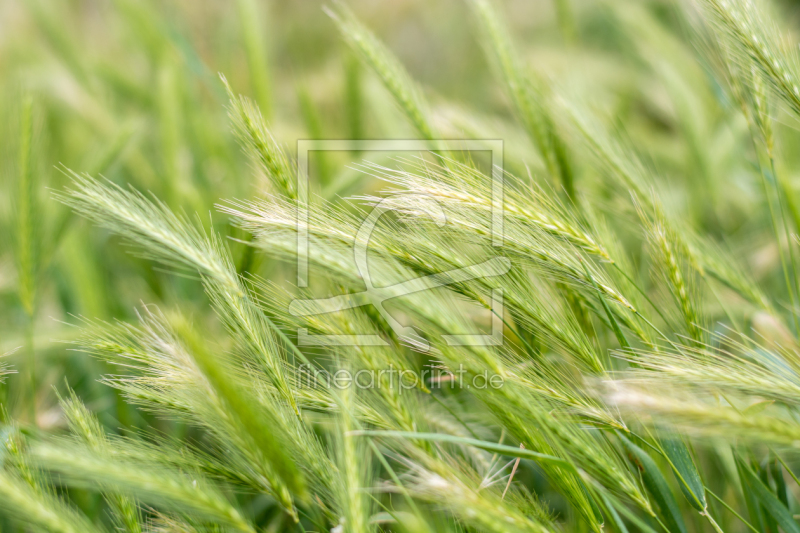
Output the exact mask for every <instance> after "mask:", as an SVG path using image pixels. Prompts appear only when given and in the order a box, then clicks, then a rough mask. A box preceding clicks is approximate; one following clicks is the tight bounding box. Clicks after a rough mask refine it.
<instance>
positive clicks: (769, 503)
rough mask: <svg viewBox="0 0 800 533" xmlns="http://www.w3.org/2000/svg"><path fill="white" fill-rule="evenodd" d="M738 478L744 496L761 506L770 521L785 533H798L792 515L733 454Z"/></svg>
mask: <svg viewBox="0 0 800 533" xmlns="http://www.w3.org/2000/svg"><path fill="white" fill-rule="evenodd" d="M734 457H735V459H736V466H737V467H738V470H739V476H740V477H741V478H742V490H743V491H745V496H747V494H748V493H749V494H750V495H752V497H753V498H755V500H756V501H757V502H758V503H759V504H761V508H762V509H763V511H764V513H766V514H767V515H768V516H769V517H770V518H771V519H773V520H774V521H775V522H776V523H777V524H778V525H779V526H780V527H781V529H783V531H784V532H785V533H800V526H798V525H797V522H795V520H794V518H793V517H792V513H791V512H789V509H787V508H786V506H785V505H783V503H781V501H780V500H779V499H778V498H777V496H775V494H773V493H772V491H771V490H770V489H769V487H767V486H766V485H764V482H763V481H761V479H760V478H759V477H758V475H756V473H755V472H753V470H752V469H751V468H750V467H749V466H748V465H747V464H746V463H745V462H744V460H743V459H742V458H741V457H740V456H739V454H734Z"/></svg>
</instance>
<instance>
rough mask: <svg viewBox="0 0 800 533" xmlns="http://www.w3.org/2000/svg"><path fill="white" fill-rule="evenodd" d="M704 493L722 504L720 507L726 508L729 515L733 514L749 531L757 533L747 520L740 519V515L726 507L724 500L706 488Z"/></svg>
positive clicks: (728, 506) (731, 508)
mask: <svg viewBox="0 0 800 533" xmlns="http://www.w3.org/2000/svg"><path fill="white" fill-rule="evenodd" d="M706 492H707V493H709V494H711V495H712V496H713V497H714V499H715V500H717V501H718V502H719V503H721V504H722V505H723V506H724V507H725V508H726V509H727V510H728V511H730V512H731V513H733V516H735V517H736V518H738V519H739V520H741V522H742V523H743V524H744V525H746V526H747V527H748V528H750V530H751V531H753V532H754V533H759V531H758V530H757V529H756V528H754V527H753V526H752V525H750V522H748V521H747V520H745V519H744V518H742V515H740V514H739V513H737V512H736V511H735V510H734V509H733V507H731V506H730V505H728V504H727V503H725V500H723V499H722V498H720V497H719V496H717V495H716V494H714V493H713V492H711V489H709V488H708V487H706Z"/></svg>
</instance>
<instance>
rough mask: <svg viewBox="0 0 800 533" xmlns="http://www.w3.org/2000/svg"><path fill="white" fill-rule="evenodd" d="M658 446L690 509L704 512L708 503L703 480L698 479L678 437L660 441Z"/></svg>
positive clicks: (697, 473) (696, 472) (697, 474)
mask: <svg viewBox="0 0 800 533" xmlns="http://www.w3.org/2000/svg"><path fill="white" fill-rule="evenodd" d="M660 444H661V449H662V450H663V452H664V454H665V455H666V456H667V459H668V460H669V462H670V466H672V471H673V472H674V473H675V477H676V478H677V479H678V485H680V487H681V492H683V495H684V496H686V499H687V500H689V503H690V504H691V505H692V507H694V508H695V509H697V510H698V511H700V512H701V513H702V512H705V510H706V507H707V506H708V503H707V502H706V491H705V488H704V486H703V480H702V479H700V473H699V472H698V471H697V467H696V466H695V464H694V461H693V460H692V456H691V454H690V453H689V449H688V448H687V447H686V444H685V443H684V442H683V441H682V440H680V438H679V437H673V438H666V439H661V442H660Z"/></svg>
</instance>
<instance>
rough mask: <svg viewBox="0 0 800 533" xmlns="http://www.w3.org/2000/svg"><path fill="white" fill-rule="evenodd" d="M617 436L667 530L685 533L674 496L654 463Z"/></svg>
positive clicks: (636, 447) (635, 447)
mask: <svg viewBox="0 0 800 533" xmlns="http://www.w3.org/2000/svg"><path fill="white" fill-rule="evenodd" d="M618 436H619V438H620V440H622V443H623V444H624V445H625V448H627V450H628V453H629V454H630V458H631V459H632V460H633V462H634V464H636V466H637V467H638V468H639V470H640V472H641V473H642V481H644V484H645V487H647V490H648V491H649V492H650V494H651V495H652V496H653V498H654V499H655V500H656V504H657V505H658V508H659V510H660V511H661V517H662V518H663V520H664V522H665V525H666V526H667V529H668V530H669V531H671V532H679V533H687V532H686V524H685V523H684V522H683V517H682V516H681V511H680V508H679V507H678V502H677V501H675V496H674V495H673V494H672V491H671V490H670V489H669V485H668V484H667V480H666V479H664V476H663V475H662V474H661V471H660V470H659V469H658V466H657V465H656V463H655V461H653V459H652V458H651V457H650V456H649V455H647V453H646V452H645V451H644V450H642V449H641V448H639V447H638V446H636V445H635V444H634V443H632V442H631V441H630V440H628V439H627V438H625V436H623V435H620V434H618Z"/></svg>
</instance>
